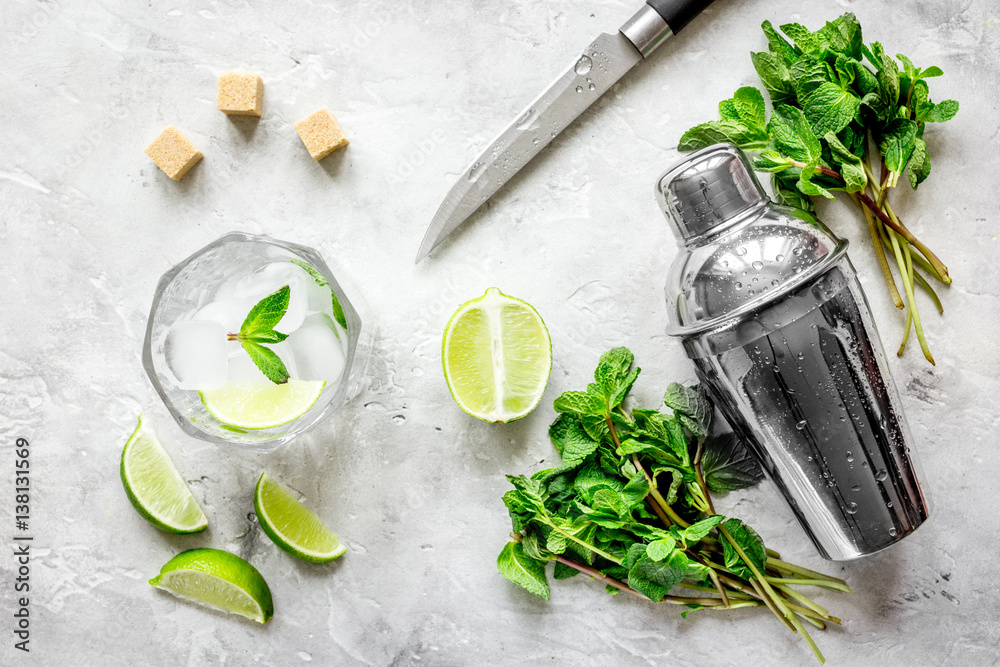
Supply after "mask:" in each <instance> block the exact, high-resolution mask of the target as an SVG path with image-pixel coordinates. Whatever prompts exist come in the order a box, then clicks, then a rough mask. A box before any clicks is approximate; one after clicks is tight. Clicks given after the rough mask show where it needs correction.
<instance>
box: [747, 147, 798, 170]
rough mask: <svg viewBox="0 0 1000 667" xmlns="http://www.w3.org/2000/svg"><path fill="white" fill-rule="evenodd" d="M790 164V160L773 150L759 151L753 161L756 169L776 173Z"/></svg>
mask: <svg viewBox="0 0 1000 667" xmlns="http://www.w3.org/2000/svg"><path fill="white" fill-rule="evenodd" d="M791 166H792V161H791V160H789V159H788V158H786V157H785V156H783V155H782V154H781V153H779V152H778V151H775V150H766V151H761V152H760V154H759V155H758V156H757V157H756V158H755V159H754V161H753V168H754V169H755V170H756V171H763V172H770V173H772V174H776V173H778V172H781V171H784V170H785V169H788V168H789V167H791Z"/></svg>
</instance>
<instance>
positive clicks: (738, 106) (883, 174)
mask: <svg viewBox="0 0 1000 667" xmlns="http://www.w3.org/2000/svg"><path fill="white" fill-rule="evenodd" d="M761 28H762V30H763V31H764V36H765V38H766V40H767V51H762V52H759V53H753V54H751V62H752V63H753V67H754V69H755V70H756V72H757V75H758V76H759V77H760V81H761V84H762V86H763V88H764V90H765V91H767V93H768V95H769V96H770V98H771V104H772V105H773V111H772V112H771V115H770V118H769V119H766V118H765V116H766V113H765V107H764V100H763V96H762V94H761V92H760V91H759V90H758V89H756V88H753V87H743V88H740V89H739V90H737V91H736V93H735V94H734V95H733V97H732V98H730V99H727V100H723V101H722V102H720V104H719V116H720V120H716V121H709V122H707V123H702V124H700V125H696V126H695V127H693V128H691V129H690V130H688V131H687V132H685V133H684V134H683V136H682V137H681V138H680V141H679V143H678V148H679V149H681V150H693V149H698V148H703V147H706V146H709V145H711V144H715V143H719V142H729V143H733V144H736V145H737V146H739V147H740V148H742V149H744V150H746V151H754V152H756V153H758V154H757V155H756V157H755V159H754V163H753V164H754V168H755V169H756V170H757V171H761V172H765V173H770V174H771V185H772V190H773V191H774V198H775V200H776V201H777V202H778V203H779V204H785V205H788V206H794V207H797V208H801V209H803V210H806V211H813V210H814V207H813V202H812V199H811V198H812V197H824V198H826V199H834V198H835V193H836V192H844V193H846V194H847V195H848V196H849V197H850V198H851V199H852V200H853V203H854V204H856V205H857V207H858V208H859V209H861V212H862V216H863V217H864V220H865V223H866V227H867V229H866V231H867V234H866V236H868V237H870V238H871V240H872V242H873V244H874V246H875V253H876V255H877V257H878V260H879V267H880V269H881V271H882V274H883V278H884V280H885V282H886V286H887V288H888V290H889V293H890V296H891V297H892V300H893V303H894V305H896V306H897V307H898V308H904V307H905V308H906V309H907V314H906V325H905V326H906V331H905V332H904V334H903V343H902V345H901V346H900V349H899V353H900V354H902V352H903V349H904V347H905V345H906V340H907V338H908V335H909V331H910V329H911V328H913V329H914V330H915V331H916V333H917V338H918V340H919V342H920V346H921V349H922V350H923V352H924V356H925V357H926V358H927V359H928V361H930V362H931V363H934V359H933V357H932V356H931V354H930V350H929V349H928V347H927V341H926V339H925V337H924V334H923V328H922V325H921V321H920V316H919V313H918V312H917V308H916V303H915V301H914V298H913V294H914V292H915V291H916V290H917V289H918V288H919V289H922V290H924V291H926V292H928V293H929V295H930V296H931V298H932V300H933V301H934V303H935V305H938V304H940V300H939V299H938V298H937V295H936V294H935V293H934V290H933V288H932V287H931V285H930V283H929V282H928V281H927V280H926V279H924V277H923V276H922V275H920V271H923V272H924V273H926V274H929V276H930V277H933V278H936V279H937V280H939V281H940V282H942V283H944V284H950V283H951V278H950V276H949V275H948V269H947V267H946V266H945V265H944V263H942V262H941V260H940V259H938V257H937V256H936V255H935V254H934V253H933V252H931V251H930V249H929V248H927V246H926V245H924V244H923V243H921V242H920V240H919V239H917V238H916V237H915V236H914V235H913V234H912V232H910V230H909V229H907V227H906V226H905V225H904V223H903V222H902V220H900V217H899V216H898V215H897V214H896V212H895V211H894V210H893V209H892V205H891V203H890V201H889V199H888V197H887V194H888V192H889V190H891V189H892V188H894V187H896V185H897V183H898V181H899V179H900V177H901V176H902V175H903V174H906V180H907V181H908V182H909V183H910V186H911V187H913V188H914V189H916V188H917V187H918V186H919V185H920V184H921V183H923V182H924V181H925V180H927V177H928V176H930V173H931V161H930V156H929V154H928V151H927V143H926V142H925V141H924V139H923V134H924V131H925V130H926V126H927V123H942V122H945V121H948V120H950V119H951V118H953V117H954V116H955V114H956V113H957V112H958V106H959V105H958V102H956V101H954V100H945V101H943V102H938V103H934V102H932V101H931V99H930V97H929V88H928V83H927V81H928V79H932V78H934V77H938V76H941V75H942V74H943V72H942V71H941V68H939V67H936V66H933V65H932V66H929V67H926V68H923V69H921V68H920V67H918V66H917V65H915V64H914V63H913V61H911V60H910V59H909V58H907V57H906V56H904V55H903V54H898V55H896V57H895V58H893V57H892V56H890V55H889V54H888V53H886V50H885V48H884V47H883V46H882V44H880V43H878V42H872V43H870V44H865V43H864V41H863V40H862V32H861V25H860V24H859V23H858V20H857V18H856V17H855V16H854V15H853V14H850V13H848V14H844V15H842V16H840V17H838V18H836V19H834V20H833V21H830V22H828V23H827V24H826V25H824V26H823V27H821V28H819V29H818V30H815V31H812V30H810V29H809V28H807V27H805V26H803V25H801V24H798V23H788V24H785V25H782V26H781V28H780V31H779V30H777V29H775V28H774V26H773V25H772V24H771V23H770V22H768V21H765V22H764V23H763V24H762V26H761ZM782 33H784V34H782ZM869 144H871V145H874V146H875V147H877V148H876V150H869ZM914 252H917V253H919V254H920V255H922V256H923V257H914V256H913V254H914ZM890 262H892V263H893V264H895V267H896V271H897V273H898V276H899V279H900V280H901V281H902V283H903V287H904V289H903V292H904V294H901V293H900V290H899V289H898V288H897V285H896V278H895V276H893V269H892V267H891V264H890ZM904 296H905V299H906V301H905V303H904V300H903V299H904ZM938 307H939V309H940V306H938Z"/></svg>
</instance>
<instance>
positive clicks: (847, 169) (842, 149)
mask: <svg viewBox="0 0 1000 667" xmlns="http://www.w3.org/2000/svg"><path fill="white" fill-rule="evenodd" d="M823 138H824V139H826V143H827V145H829V146H830V154H831V156H832V157H833V161H834V163H836V164H837V165H839V166H840V175H841V176H843V178H844V190H846V191H847V192H860V191H862V190H864V189H865V185H867V183H868V176H867V175H866V174H865V168H864V165H863V164H862V162H861V158H859V157H858V156H857V155H855V154H854V153H852V152H851V151H850V149H848V148H847V146H845V145H844V144H843V143H841V141H840V139H839V138H838V137H837V135H836V134H834V133H833V132H827V133H826V136H825V137H823Z"/></svg>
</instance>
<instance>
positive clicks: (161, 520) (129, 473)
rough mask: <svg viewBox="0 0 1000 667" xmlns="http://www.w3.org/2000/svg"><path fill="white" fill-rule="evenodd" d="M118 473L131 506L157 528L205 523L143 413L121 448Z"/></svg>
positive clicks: (179, 529)
mask: <svg viewBox="0 0 1000 667" xmlns="http://www.w3.org/2000/svg"><path fill="white" fill-rule="evenodd" d="M121 477H122V485H123V486H124V487H125V493H126V494H128V499H129V500H130V501H131V502H132V506H133V507H135V509H136V510H138V512H139V514H141V515H142V516H143V517H145V518H146V519H147V520H148V521H149V522H150V523H152V524H153V525H154V526H156V527H157V528H159V529H161V530H165V531H167V532H168V533H197V532H199V531H202V530H205V528H206V527H207V526H208V519H207V518H205V513H204V512H202V511H201V508H200V507H199V506H198V502H197V501H196V500H195V499H194V496H192V495H191V490H190V489H189V488H188V485H187V484H186V483H185V482H184V478H183V477H181V474H180V473H179V472H177V468H175V467H174V464H173V462H172V461H171V460H170V457H169V456H167V453H166V452H165V451H163V447H161V446H160V442H159V440H157V439H156V434H155V433H153V430H152V429H151V428H149V427H148V426H146V424H145V422H144V421H143V419H142V415H139V425H138V426H136V428H135V431H133V432H132V435H131V436H129V439H128V442H126V443H125V449H124V450H122V460H121Z"/></svg>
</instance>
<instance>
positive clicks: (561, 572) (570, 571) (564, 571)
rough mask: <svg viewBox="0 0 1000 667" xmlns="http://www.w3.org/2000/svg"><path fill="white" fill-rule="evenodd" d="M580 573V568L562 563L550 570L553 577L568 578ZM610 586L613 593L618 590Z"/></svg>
mask: <svg viewBox="0 0 1000 667" xmlns="http://www.w3.org/2000/svg"><path fill="white" fill-rule="evenodd" d="M591 553H593V552H591ZM578 574H580V570H577V569H575V568H572V567H570V566H569V565H563V564H562V563H556V568H555V569H554V570H553V571H552V578H553V579H569V578H570V577H575V576H576V575H578ZM608 588H611V589H612V590H613V591H614V592H615V593H617V592H618V589H617V588H612V587H611V586H608Z"/></svg>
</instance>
